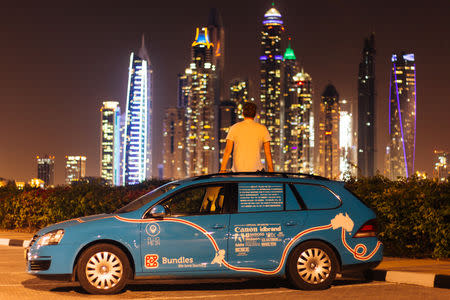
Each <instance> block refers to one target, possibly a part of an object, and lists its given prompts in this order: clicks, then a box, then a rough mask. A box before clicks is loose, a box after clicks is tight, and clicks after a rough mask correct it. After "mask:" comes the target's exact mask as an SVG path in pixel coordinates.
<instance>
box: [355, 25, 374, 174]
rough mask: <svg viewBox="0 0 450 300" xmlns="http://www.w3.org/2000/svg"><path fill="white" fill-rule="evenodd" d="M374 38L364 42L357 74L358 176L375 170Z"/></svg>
mask: <svg viewBox="0 0 450 300" xmlns="http://www.w3.org/2000/svg"><path fill="white" fill-rule="evenodd" d="M375 96H376V93H375V36H374V34H371V35H370V37H369V38H366V39H365V40H364V48H363V51H362V59H361V63H360V64H359V73H358V168H359V170H360V174H358V176H366V177H367V176H373V175H374V168H375Z"/></svg>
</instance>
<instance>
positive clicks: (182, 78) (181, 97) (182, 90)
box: [177, 73, 190, 108]
mask: <svg viewBox="0 0 450 300" xmlns="http://www.w3.org/2000/svg"><path fill="white" fill-rule="evenodd" d="M189 90H190V85H189V82H188V76H187V74H186V73H185V74H178V93H177V94H178V95H177V107H178V108H186V107H187V105H188V101H189Z"/></svg>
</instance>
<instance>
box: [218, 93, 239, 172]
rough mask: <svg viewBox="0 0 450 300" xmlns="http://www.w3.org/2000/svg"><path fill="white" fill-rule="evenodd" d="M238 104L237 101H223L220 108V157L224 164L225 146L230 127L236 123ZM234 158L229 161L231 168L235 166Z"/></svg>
mask: <svg viewBox="0 0 450 300" xmlns="http://www.w3.org/2000/svg"><path fill="white" fill-rule="evenodd" d="M236 120H237V115H236V102H235V101H221V102H220V107H219V152H220V153H219V154H220V155H219V157H220V163H222V157H223V153H224V152H225V145H226V144H227V141H226V137H227V134H228V130H229V129H230V127H231V126H232V125H233V124H235V123H236ZM232 160H233V157H231V158H230V160H229V161H228V164H229V166H231V165H232V164H233V162H232Z"/></svg>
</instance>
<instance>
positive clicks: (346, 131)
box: [339, 99, 357, 179]
mask: <svg viewBox="0 0 450 300" xmlns="http://www.w3.org/2000/svg"><path fill="white" fill-rule="evenodd" d="M353 124H354V122H353V105H352V102H351V101H349V100H347V99H342V100H341V101H340V102H339V148H340V162H339V168H340V173H341V174H340V178H341V179H348V178H349V177H350V176H355V175H356V171H357V168H355V166H356V145H355V139H356V136H355V134H354V132H355V129H354V125H353Z"/></svg>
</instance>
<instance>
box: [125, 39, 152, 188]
mask: <svg viewBox="0 0 450 300" xmlns="http://www.w3.org/2000/svg"><path fill="white" fill-rule="evenodd" d="M151 76H152V70H151V67H150V60H149V58H148V54H147V50H146V48H145V44H144V36H142V46H141V49H140V50H139V56H138V55H135V54H134V53H133V52H132V53H131V55H130V65H129V69H128V91H127V108H126V116H125V133H124V134H125V136H124V141H123V162H122V168H123V169H122V174H123V183H124V184H136V183H139V182H141V181H143V180H145V179H146V178H147V177H151V170H152V155H151V152H152V148H151V137H152V133H151V119H152V104H151V101H152V99H151Z"/></svg>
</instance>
